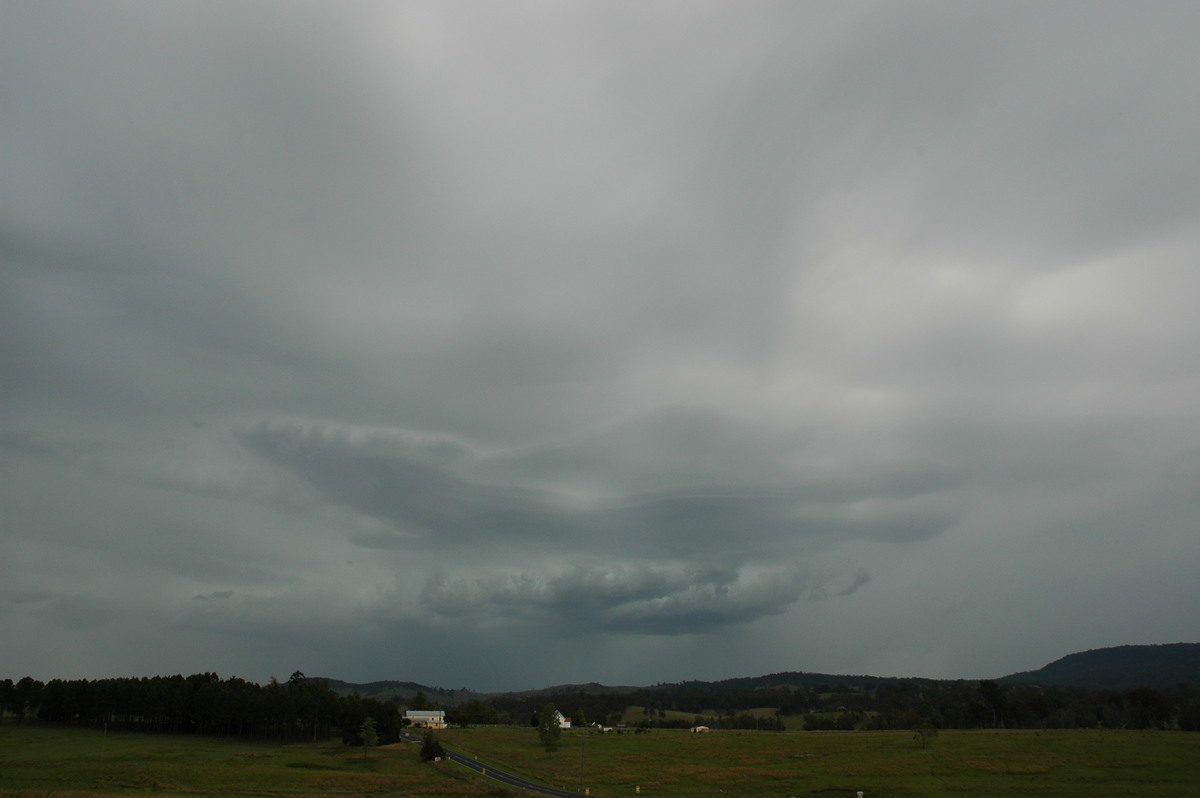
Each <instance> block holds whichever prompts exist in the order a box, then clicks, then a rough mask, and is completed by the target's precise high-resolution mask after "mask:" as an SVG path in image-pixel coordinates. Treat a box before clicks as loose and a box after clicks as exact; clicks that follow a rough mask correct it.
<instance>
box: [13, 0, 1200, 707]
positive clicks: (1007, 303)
mask: <svg viewBox="0 0 1200 798" xmlns="http://www.w3.org/2000/svg"><path fill="white" fill-rule="evenodd" d="M1198 30H1200V4H1196V3H1194V2H1153V1H1151V2H1138V3H1130V2H1111V3H1110V2H1100V1H1097V0H1086V1H1081V2H1045V0H1032V1H1031V2H1020V1H1014V2H993V3H962V2H957V0H954V1H953V2H917V1H916V0H912V1H907V0H891V1H889V2H881V3H871V2H840V1H839V2H807V3H806V2H782V3H769V2H743V1H742V0H738V1H737V2H728V3H701V2H692V1H689V2H671V3H664V2H593V3H587V2H506V3H492V2H444V1H443V0H437V1H436V2H408V3H392V2H349V3H347V2H338V3H332V2H331V3H316V2H305V3H298V2H244V1H243V0H237V2H199V3H189V2H171V3H162V2H151V1H149V0H147V1H146V2H119V1H116V0H110V1H108V2H103V3H92V2H54V3H45V2H35V1H34V0H29V1H28V2H22V1H19V0H0V109H3V110H2V112H0V396H2V404H0V480H2V481H0V491H2V493H0V524H2V528H0V534H2V538H0V677H8V678H13V679H17V678H20V677H22V676H25V675H31V676H34V677H35V678H39V679H43V680H46V679H50V678H55V677H62V678H80V677H86V678H97V677H106V676H148V675H154V674H172V673H184V674H188V673H195V672H201V671H215V672H217V673H219V674H220V675H222V676H225V677H228V676H234V675H236V676H240V677H243V678H247V679H251V680H255V681H266V680H267V678H269V676H271V675H272V674H274V675H278V676H280V677H283V678H286V676H287V675H288V674H290V673H291V672H293V671H295V670H301V671H304V672H305V673H306V674H308V675H310V676H316V675H322V676H331V677H335V678H341V679H345V680H349V681H369V680H377V679H400V680H413V681H418V682H422V683H425V684H429V685H436V686H443V687H455V688H456V687H462V686H465V687H470V688H473V689H479V690H509V689H513V690H517V689H525V688H532V687H541V686H545V685H549V684H557V683H563V682H584V681H593V680H594V681H599V682H604V683H608V684H653V683H656V682H660V681H679V680H684V679H719V678H726V677H732V676H750V675H759V674H764V673H771V672H775V671H783V670H805V671H818V672H827V673H846V674H864V673H865V674H872V675H880V676H909V675H912V676H925V677H934V678H991V677H997V676H1002V675H1005V674H1007V673H1011V672H1014V671H1019V670H1028V669H1033V668H1037V667H1040V666H1041V665H1043V664H1045V663H1047V662H1049V661H1051V660H1054V659H1057V658H1058V657H1060V656H1063V655H1065V654H1068V653H1071V652H1073V651H1079V650H1085V649H1089V648H1098V647H1103V646H1113V645H1122V644H1128V643H1170V642H1178V641H1196V640H1197V639H1200V638H1198V635H1197V625H1196V618H1197V611H1198V610H1200V580H1197V579H1196V574H1197V573H1200V535H1197V526H1198V523H1197V521H1198V519H1200V490H1197V483H1198V478H1200V419H1198V412H1200V313H1198V312H1197V311H1196V306H1197V303H1198V297H1200V146H1198V143H1200V102H1197V91H1198V89H1200V50H1198V49H1197V47H1196V42H1195V38H1196V32H1197V31H1198Z"/></svg>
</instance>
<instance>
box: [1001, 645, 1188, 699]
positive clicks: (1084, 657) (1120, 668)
mask: <svg viewBox="0 0 1200 798" xmlns="http://www.w3.org/2000/svg"><path fill="white" fill-rule="evenodd" d="M996 681H998V682H1000V683H1002V684H1043V685H1056V686H1060V687H1083V688H1088V689H1091V690H1133V689H1136V688H1138V687H1150V688H1153V689H1155V690H1163V689H1167V688H1173V687H1175V686H1176V685H1178V684H1181V683H1182V684H1188V685H1191V686H1196V685H1200V643H1168V644H1165V645H1157V646H1117V647H1116V648H1098V649H1095V650H1092V651H1082V652H1080V653H1078V654H1068V655H1067V656H1065V657H1063V658H1062V659H1058V660H1055V661H1054V662H1051V663H1050V664H1049V665H1046V666H1045V667H1043V668H1040V669H1039V670H1036V671H1024V672H1022V673H1014V674H1012V675H1010V676H1005V677H1003V678H1002V679H997V680H996Z"/></svg>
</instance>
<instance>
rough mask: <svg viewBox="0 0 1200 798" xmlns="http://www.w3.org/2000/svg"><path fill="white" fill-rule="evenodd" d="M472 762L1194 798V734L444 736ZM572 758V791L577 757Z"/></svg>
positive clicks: (912, 797)
mask: <svg viewBox="0 0 1200 798" xmlns="http://www.w3.org/2000/svg"><path fill="white" fill-rule="evenodd" d="M443 740H444V741H445V742H446V744H447V745H450V746H452V747H455V748H458V749H459V750H464V751H470V752H471V753H474V754H476V755H477V756H478V757H479V758H480V759H481V760H485V761H486V760H494V761H496V762H498V763H499V762H504V763H506V764H508V765H509V766H510V767H511V769H512V770H514V771H518V772H520V773H522V774H523V775H526V776H529V777H531V778H534V779H537V780H539V781H545V782H547V783H550V784H553V785H555V786H560V787H563V788H566V789H578V788H579V786H580V784H581V783H583V784H586V785H587V786H588V787H590V789H591V793H592V795H596V796H616V795H633V794H634V790H635V788H636V787H640V788H641V793H640V794H641V795H643V796H656V795H661V796H797V798H800V797H801V796H848V798H854V796H855V795H856V794H857V791H858V790H862V791H863V792H864V793H865V795H866V796H869V797H870V798H883V796H890V797H891V798H934V797H936V796H963V795H970V796H1056V797H1059V796H1081V797H1082V796H1087V797H1088V798H1097V797H1098V796H1131V795H1137V796H1182V795H1200V735H1195V734H1185V733H1179V732H1120V731H1051V732H942V733H941V734H940V735H939V736H938V737H937V738H936V739H934V740H933V742H932V743H931V744H930V746H929V748H927V749H924V750H923V749H922V748H921V744H920V742H919V741H917V740H914V739H913V735H912V733H911V732H886V733H884V732H801V733H782V734H781V733H772V732H759V733H756V732H742V733H738V732H733V731H724V732H710V733H708V734H691V733H689V732H686V731H657V732H651V733H649V734H631V733H625V734H620V735H617V734H608V735H588V736H586V737H585V738H584V742H583V743H582V746H581V743H580V738H579V736H578V734H577V733H572V732H570V731H566V732H564V733H563V737H562V741H561V744H560V748H559V750H558V752H557V753H555V754H553V755H547V754H546V753H545V751H544V750H542V749H541V748H539V747H538V745H537V738H536V734H535V732H534V731H533V730H532V729H501V728H495V729H491V728H479V729H465V730H453V731H448V732H446V733H444V734H443ZM581 747H582V748H583V751H582V754H583V756H582V759H583V763H582V771H583V775H582V782H581V776H580V771H581V765H580V759H581V757H580V753H581V752H580V748H581Z"/></svg>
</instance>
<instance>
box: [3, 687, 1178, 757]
mask: <svg viewBox="0 0 1200 798" xmlns="http://www.w3.org/2000/svg"><path fill="white" fill-rule="evenodd" d="M834 678H836V679H838V680H837V681H830V682H829V683H814V684H811V685H808V686H804V685H796V684H778V683H776V684H773V685H772V684H771V683H770V682H771V677H760V678H757V679H744V680H742V679H739V680H730V681H728V682H718V683H708V682H687V683H682V684H665V685H657V686H655V687H642V688H629V689H627V690H613V689H598V690H596V691H593V692H588V691H586V690H584V689H582V688H579V687H575V688H570V687H568V688H559V689H553V688H552V689H548V690H543V691H535V692H531V693H523V694H515V693H509V694H504V695H491V696H488V697H486V698H485V697H482V696H480V695H470V694H464V693H462V692H460V693H458V694H457V695H456V698H458V699H460V700H459V701H458V703H456V704H454V705H448V706H444V707H443V706H441V705H440V704H439V702H438V701H437V700H436V698H437V697H438V696H439V694H443V693H446V692H447V691H441V690H438V689H437V688H429V690H430V692H431V693H432V694H433V696H434V698H430V697H429V695H427V694H426V693H425V692H424V691H423V690H421V689H417V690H416V692H415V694H413V695H406V696H400V695H393V696H386V697H363V696H361V695H359V694H358V693H357V692H354V691H350V692H339V691H336V690H334V689H333V688H332V687H331V686H330V683H329V680H324V679H320V678H311V679H310V678H306V677H305V676H304V674H302V673H300V672H299V671H297V672H296V673H293V674H292V676H291V678H289V679H288V680H287V681H286V682H280V681H278V680H276V679H274V678H272V680H271V681H270V682H269V683H268V684H266V685H259V684H256V683H253V682H248V681H245V680H243V679H240V678H237V677H232V678H229V679H222V678H220V677H219V676H217V674H214V673H200V674H193V675H191V676H187V677H184V676H179V675H176V676H165V677H164V676H155V677H141V678H113V679H96V680H92V681H89V680H87V679H78V680H63V679H53V680H51V681H49V682H46V683H42V682H40V681H37V680H36V679H33V678H31V677H28V676H26V677H24V678H21V679H20V680H18V681H16V682H13V680H12V679H4V680H2V681H0V718H3V717H4V716H6V715H11V716H12V717H13V718H15V719H16V721H17V722H19V723H28V722H34V721H36V722H45V723H61V724H73V725H82V726H94V727H97V728H108V729H119V730H129V731H146V732H155V733H167V734H182V733H186V734H206V735H225V736H245V737H255V738H262V739H275V740H281V741H301V740H313V741H316V740H325V739H329V738H331V737H336V736H340V737H341V738H342V740H343V741H344V742H346V743H348V744H356V743H358V742H359V739H358V731H359V729H360V727H361V726H362V724H363V722H364V721H365V720H366V719H367V718H372V719H373V720H374V721H375V727H376V730H377V734H378V739H379V742H380V743H382V744H387V743H391V742H395V741H397V740H398V739H399V734H400V731H401V729H402V728H403V727H404V725H405V721H404V718H403V712H402V710H403V709H405V708H407V709H445V711H446V721H447V723H449V724H452V725H460V726H470V725H482V724H509V725H527V724H529V723H530V721H531V718H533V717H534V716H536V715H537V713H538V711H539V710H540V709H541V708H542V707H544V706H545V705H546V704H547V703H550V704H554V705H555V706H556V707H557V708H558V709H559V710H560V711H561V712H562V713H563V714H564V715H565V716H567V717H571V718H574V719H575V720H576V723H578V724H580V725H585V724H599V725H603V726H609V727H622V726H624V727H636V728H640V729H643V730H646V729H650V728H687V727H690V726H693V725H704V726H708V727H710V728H716V729H722V728H726V729H758V730H761V731H782V730H784V729H800V728H803V729H804V730H808V731H819V730H902V729H918V728H922V727H926V728H928V727H930V726H931V727H933V728H938V729H986V728H1006V729H1062V728H1119V729H1164V730H1181V731H1200V688H1197V687H1192V686H1189V685H1187V684H1183V683H1181V684H1178V685H1176V686H1175V687H1173V688H1167V689H1161V690H1160V689H1155V688H1151V687H1138V688H1134V689H1131V690H1124V691H1122V690H1111V689H1103V690H1096V689H1088V688H1080V687H1067V686H1056V685H1038V684H1027V683H1021V682H1019V681H1018V682H1014V683H1005V682H1002V681H991V680H984V681H963V680H958V681H938V680H930V679H889V678H880V677H834ZM777 681H778V679H776V682H777ZM337 684H338V685H344V684H345V683H340V682H339V683H337ZM411 686H412V687H417V688H419V686H416V685H411ZM597 687H599V686H597Z"/></svg>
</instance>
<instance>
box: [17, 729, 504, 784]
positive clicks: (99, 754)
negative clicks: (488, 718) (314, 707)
mask: <svg viewBox="0 0 1200 798" xmlns="http://www.w3.org/2000/svg"><path fill="white" fill-rule="evenodd" d="M149 794H154V795H159V796H175V795H186V796H193V798H195V797H198V796H289V797H295V798H302V797H303V796H330V795H337V796H351V795H422V796H425V795H427V796H435V797H441V796H445V797H446V798H455V797H456V796H481V795H509V793H506V792H502V791H496V792H491V791H489V789H488V788H486V787H482V786H481V785H480V784H479V782H477V781H475V780H473V779H471V778H469V777H468V776H467V775H466V773H464V772H463V771H462V769H460V768H456V767H455V766H453V765H450V764H449V763H443V764H441V765H428V764H423V763H421V762H420V761H418V757H417V751H416V748H415V747H414V746H409V745H397V746H387V747H383V748H376V749H372V750H371V751H369V752H368V753H367V756H366V757H365V758H364V757H363V750H362V749H361V748H357V749H356V748H347V747H345V746H343V745H342V744H341V743H340V742H329V743H323V744H311V745H272V744H269V743H258V742H244V741H232V740H223V739H215V738H208V737H188V736H166V735H163V736H159V735H147V734H113V733H109V734H104V733H103V732H98V731H93V730H90V729H71V728H55V727H52V726H47V725H27V726H18V725H16V724H15V723H11V722H10V723H7V724H3V725H0V796H3V797H4V798H13V797H16V796H20V798H34V797H35V796H56V798H70V797H72V796H97V795H103V796H108V795H113V796H116V795H120V796H129V795H149Z"/></svg>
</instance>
